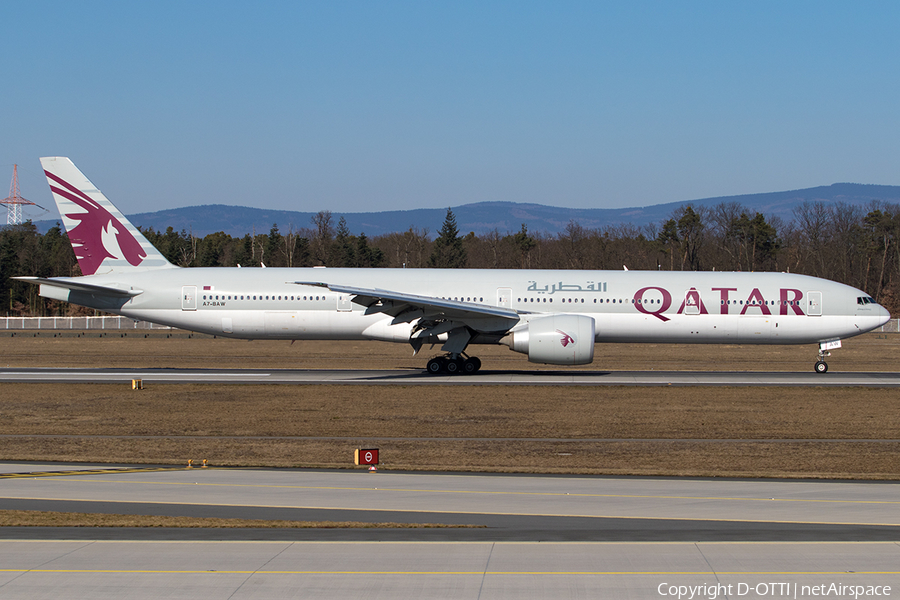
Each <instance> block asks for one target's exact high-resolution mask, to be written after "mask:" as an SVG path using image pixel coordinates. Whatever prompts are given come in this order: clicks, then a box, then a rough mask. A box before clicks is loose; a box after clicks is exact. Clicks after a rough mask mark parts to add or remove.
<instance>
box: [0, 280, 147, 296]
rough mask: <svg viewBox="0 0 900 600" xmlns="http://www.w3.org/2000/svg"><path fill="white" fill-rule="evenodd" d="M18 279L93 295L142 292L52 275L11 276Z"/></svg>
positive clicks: (130, 294) (141, 292)
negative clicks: (53, 276)
mask: <svg viewBox="0 0 900 600" xmlns="http://www.w3.org/2000/svg"><path fill="white" fill-rule="evenodd" d="M11 279H16V280H18V281H24V282H26V283H33V284H35V285H49V286H52V287H58V288H63V289H66V290H72V291H74V292H86V293H88V294H93V295H95V296H112V297H115V298H130V297H134V296H137V295H139V294H143V293H144V290H135V289H127V290H125V289H122V288H115V287H109V286H105V285H93V284H90V283H82V282H80V281H76V280H74V279H63V278H52V277H12V278H11Z"/></svg>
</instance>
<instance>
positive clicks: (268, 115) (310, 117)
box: [0, 0, 900, 214]
mask: <svg viewBox="0 0 900 600" xmlns="http://www.w3.org/2000/svg"><path fill="white" fill-rule="evenodd" d="M0 22H2V23H3V24H4V48H3V50H2V51H0V72H2V73H3V75H4V93H3V94H2V95H0V185H3V186H5V185H7V182H8V181H9V179H8V178H9V176H10V174H11V171H12V164H13V163H19V165H20V166H19V177H20V185H21V189H22V193H23V195H25V196H26V197H28V198H30V199H31V200H33V201H35V202H38V203H39V204H44V205H45V206H48V208H49V207H50V206H49V205H50V204H51V203H52V201H51V199H50V194H49V190H48V189H47V186H46V183H45V182H44V180H43V177H42V175H41V173H40V167H39V163H38V161H37V159H38V157H39V156H47V155H63V156H69V157H71V158H72V159H73V160H74V161H75V163H76V164H77V165H78V166H79V167H81V169H82V170H83V171H84V172H85V174H86V175H87V176H88V177H89V178H91V179H92V180H93V181H94V183H95V184H97V185H98V186H99V187H100V188H101V189H102V190H104V192H106V194H107V195H108V196H109V197H110V198H111V199H112V200H113V202H115V203H116V204H117V205H118V206H119V207H120V208H121V209H122V211H123V212H125V213H126V214H129V213H137V212H145V211H151V210H158V209H162V208H171V207H177V206H188V205H195V204H210V203H223V204H239V205H247V206H256V207H263V208H278V209H290V210H303V211H318V210H323V209H328V210H332V211H334V212H336V213H341V212H358V211H367V210H379V209H395V208H401V209H405V208H417V207H444V206H456V205H459V204H465V203H469V202H480V201H494V200H501V201H513V202H536V203H541V204H550V205H557V206H570V207H610V208H612V207H623V206H641V205H650V204H659V203H663V202H672V201H678V200H688V199H695V198H704V197H710V196H723V195H734V194H743V193H755V192H769V191H781V190H787V189H798V188H805V187H812V186H817V185H827V184H831V183H835V182H856V183H877V184H890V185H897V184H900V36H897V33H896V32H897V26H898V24H900V3H896V2H866V3H850V2H847V3H832V2H799V1H798V2H746V3H738V2H616V3H604V2H540V3H539V2H523V1H515V2H455V3H443V4H442V3H435V2H374V1H367V2H242V3H236V2H228V1H219V2H166V1H156V2H97V1H95V2H91V1H78V2H72V1H65V2H61V1H56V0H50V1H43V2H11V1H5V2H0ZM0 189H2V190H4V191H5V190H6V187H3V188H0ZM3 195H5V193H4V194H3ZM53 214H55V212H54V213H53Z"/></svg>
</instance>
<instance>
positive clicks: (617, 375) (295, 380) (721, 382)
mask: <svg viewBox="0 0 900 600" xmlns="http://www.w3.org/2000/svg"><path fill="white" fill-rule="evenodd" d="M133 379H141V380H142V381H144V382H148V383H217V384H221V383H249V384H296V385H328V384H331V385H578V386H613V385H615V386H621V385H626V386H668V385H672V386H823V387H847V386H863V387H898V386H900V372H876V373H840V372H829V373H826V374H819V373H815V372H813V371H812V370H810V371H809V372H808V373H805V372H804V373H796V372H794V373H791V372H755V371H566V370H559V371H490V370H485V371H482V372H480V373H478V374H476V375H429V374H427V373H426V372H425V371H424V370H418V369H415V370H319V369H48V368H44V369H9V368H7V369H2V370H0V383H22V382H39V383H48V382H55V383H130V382H131V380H133Z"/></svg>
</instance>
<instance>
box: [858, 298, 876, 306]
mask: <svg viewBox="0 0 900 600" xmlns="http://www.w3.org/2000/svg"><path fill="white" fill-rule="evenodd" d="M856 303H857V304H878V303H877V302H875V298H870V297H869V296H859V297H857V299H856Z"/></svg>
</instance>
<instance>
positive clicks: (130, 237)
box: [41, 157, 172, 275]
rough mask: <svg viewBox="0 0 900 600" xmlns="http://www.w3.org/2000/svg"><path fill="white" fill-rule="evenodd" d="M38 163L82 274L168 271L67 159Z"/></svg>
mask: <svg viewBox="0 0 900 600" xmlns="http://www.w3.org/2000/svg"><path fill="white" fill-rule="evenodd" d="M41 164H42V165H43V167H44V174H45V175H46V176H47V183H49V184H50V191H51V192H53V198H54V200H56V206H57V208H59V214H60V215H61V216H62V218H63V224H64V225H65V227H66V232H67V233H68V234H69V242H71V244H72V249H73V250H74V251H75V258H77V259H78V266H79V267H81V272H82V274H84V275H94V274H97V273H100V272H108V271H118V270H122V269H132V268H135V267H140V268H141V269H147V268H156V267H169V268H171V267H172V264H171V263H169V261H167V260H166V258H165V257H164V256H163V255H162V254H160V253H159V251H158V250H157V249H156V248H154V247H153V245H152V244H150V242H148V241H147V239H146V238H145V237H144V236H143V235H141V232H140V231H138V230H137V229H136V228H135V227H134V225H132V224H131V223H130V222H129V221H128V219H127V218H126V217H125V216H124V215H123V214H122V213H121V212H119V209H117V208H116V207H115V206H114V205H113V204H112V202H110V201H109V200H108V199H107V198H106V196H104V195H103V193H102V192H101V191H100V190H98V189H97V188H96V186H94V184H93V183H91V182H90V181H89V180H88V178H87V177H85V176H84V174H83V173H82V172H81V171H79V170H78V167H76V166H75V165H74V164H73V163H72V161H71V160H69V159H68V158H65V157H46V158H42V159H41Z"/></svg>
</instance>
